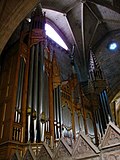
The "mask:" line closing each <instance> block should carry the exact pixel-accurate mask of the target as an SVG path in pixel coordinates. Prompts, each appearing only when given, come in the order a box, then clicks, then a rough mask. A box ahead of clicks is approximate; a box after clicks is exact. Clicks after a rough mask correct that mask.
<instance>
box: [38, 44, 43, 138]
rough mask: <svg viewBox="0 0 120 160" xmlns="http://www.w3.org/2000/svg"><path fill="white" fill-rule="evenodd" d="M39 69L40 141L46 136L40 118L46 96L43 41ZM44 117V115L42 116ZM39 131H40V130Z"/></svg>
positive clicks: (40, 46)
mask: <svg viewBox="0 0 120 160" xmlns="http://www.w3.org/2000/svg"><path fill="white" fill-rule="evenodd" d="M39 50H40V51H39V70H38V73H39V77H38V79H39V86H38V87H39V101H38V114H37V118H38V120H39V121H38V123H40V124H39V125H38V127H39V128H38V130H40V133H41V135H40V137H39V138H40V139H38V141H39V140H40V141H44V136H42V135H43V134H44V133H43V132H44V130H43V128H44V127H43V125H44V124H43V123H42V122H41V119H40V116H39V115H41V116H42V114H43V105H44V104H43V98H44V88H43V87H44V46H43V43H39ZM41 118H42V117H41ZM38 132H39V131H38Z"/></svg>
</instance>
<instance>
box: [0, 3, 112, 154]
mask: <svg viewBox="0 0 120 160" xmlns="http://www.w3.org/2000/svg"><path fill="white" fill-rule="evenodd" d="M29 26H30V27H29V30H27V31H26V30H24V27H23V28H22V31H21V36H20V41H19V43H18V44H17V46H19V50H16V52H15V53H12V54H11V55H10V56H9V55H8V56H7V58H8V59H9V65H7V64H5V63H4V61H3V70H2V71H1V75H2V76H1V77H0V81H1V83H0V84H1V85H0V92H3V93H4V94H3V95H2V94H1V95H0V96H1V99H2V101H1V102H0V107H1V112H0V113H1V115H2V114H3V113H4V114H3V115H2V116H0V118H1V119H0V127H1V128H2V129H1V130H0V132H1V133H0V135H1V139H0V142H7V141H13V142H20V143H27V142H29V143H36V144H37V143H40V142H44V141H45V142H46V143H47V144H48V145H49V146H50V147H51V148H52V149H53V146H54V144H55V143H57V141H58V140H59V139H60V138H61V137H64V138H65V139H66V141H67V142H68V144H69V145H70V146H72V144H73V143H74V141H76V139H77V137H78V134H79V132H80V131H81V132H83V133H84V134H87V135H89V136H90V137H91V140H92V141H93V142H94V143H96V144H97V145H98V133H99V134H100V135H101V136H102V135H103V133H104V132H105V128H106V125H107V123H108V122H109V120H112V116H111V111H110V108H109V105H108V99H107V93H106V90H105V80H104V78H103V75H102V71H101V69H100V68H99V67H98V66H97V65H96V62H95V58H94V55H93V54H91V55H90V56H91V58H90V64H91V68H90V71H89V83H88V89H89V94H87V95H86V94H85V93H84V90H83V88H82V85H81V82H80V81H79V80H78V78H77V73H76V71H75V68H74V63H75V62H74V59H73V58H74V57H73V53H72V63H71V64H72V66H71V67H72V69H73V73H72V74H71V76H69V77H68V79H66V80H61V72H60V66H59V65H58V62H57V57H56V54H57V53H55V51H53V52H51V50H50V46H49V43H48V42H47V38H46V35H45V15H43V13H42V11H41V8H40V7H39V6H38V7H37V8H36V10H35V11H33V13H32V18H31V23H30V24H29ZM47 43H48V44H47ZM11 52H13V50H11ZM72 52H73V51H72ZM7 72H8V73H9V74H6V73H7ZM3 81H5V83H4V84H3ZM8 112H9V113H10V114H7V113H8ZM5 132H9V136H8V135H7V134H6V133H5ZM10 145H11V144H10ZM8 146H9V145H8ZM14 148H15V147H14V143H13V148H12V149H13V150H14ZM8 150H9V151H10V150H11V147H8ZM21 150H22V151H23V149H22V148H21Z"/></svg>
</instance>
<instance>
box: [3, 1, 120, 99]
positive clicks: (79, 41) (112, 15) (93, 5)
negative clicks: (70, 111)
mask: <svg viewBox="0 0 120 160" xmlns="http://www.w3.org/2000/svg"><path fill="white" fill-rule="evenodd" d="M39 3H41V6H42V8H43V11H45V12H46V17H47V20H48V21H49V22H50V23H52V24H53V25H54V26H56V28H57V29H58V32H59V34H60V35H61V37H63V38H64V41H65V42H66V44H67V45H68V47H69V49H70V50H71V48H72V45H74V44H75V60H76V63H77V64H78V66H79V69H80V72H81V75H82V76H81V81H86V80H87V72H88V65H89V50H90V49H92V51H93V52H94V53H95V55H96V58H97V59H98V61H99V63H100V65H101V67H102V69H103V71H104V74H105V77H106V78H107V80H108V84H109V87H110V89H111V92H110V96H111V97H113V96H114V95H115V94H116V93H117V92H118V91H119V90H120V53H119V51H120V50H119V49H120V48H119V49H118V50H116V51H115V52H110V51H109V50H108V48H107V45H108V43H109V42H111V41H115V40H116V41H117V42H118V44H119V45H120V11H119V9H120V2H119V0H61V1H60V0H41V1H39V0H31V1H29V0H24V1H22V0H11V1H0V15H1V16H0V52H2V50H3V48H4V46H5V44H6V42H7V41H8V39H9V38H10V36H11V35H12V33H13V32H14V30H15V29H16V28H17V26H18V25H19V24H20V22H21V21H22V20H23V19H24V18H25V17H29V15H30V14H29V13H30V12H31V11H32V10H33V9H34V8H35V7H36V5H38V4H39Z"/></svg>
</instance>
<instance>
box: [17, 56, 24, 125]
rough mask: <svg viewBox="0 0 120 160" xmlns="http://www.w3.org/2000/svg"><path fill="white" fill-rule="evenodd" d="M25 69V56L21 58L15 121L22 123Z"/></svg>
mask: <svg viewBox="0 0 120 160" xmlns="http://www.w3.org/2000/svg"><path fill="white" fill-rule="evenodd" d="M24 71H25V61H24V58H23V57H21V58H20V68H19V75H18V89H17V97H16V112H15V122H17V123H20V121H21V108H22V104H21V103H22V91H23V80H24Z"/></svg>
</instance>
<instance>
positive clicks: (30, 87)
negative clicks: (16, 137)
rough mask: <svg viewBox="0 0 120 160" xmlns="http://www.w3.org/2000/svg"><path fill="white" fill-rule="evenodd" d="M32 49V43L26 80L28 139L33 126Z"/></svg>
mask: <svg viewBox="0 0 120 160" xmlns="http://www.w3.org/2000/svg"><path fill="white" fill-rule="evenodd" d="M34 50H35V46H34V45H33V46H32V47H31V49H30V68H29V82H28V109H29V110H30V113H29V114H28V141H29V140H31V138H32V137H33V135H32V136H31V134H32V133H33V128H34V126H33V125H32V123H33V122H32V111H33V108H32V101H33V92H32V90H33V69H34Z"/></svg>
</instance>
